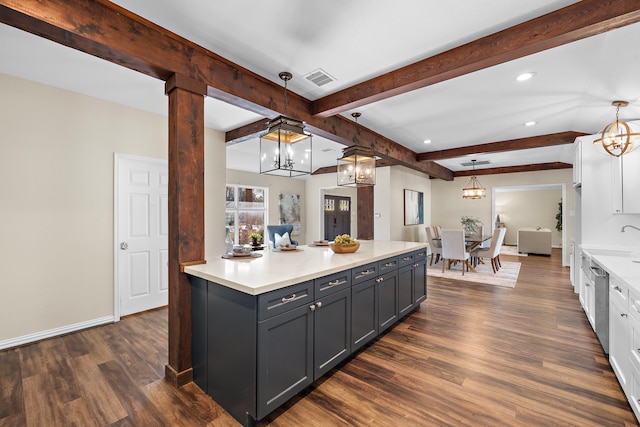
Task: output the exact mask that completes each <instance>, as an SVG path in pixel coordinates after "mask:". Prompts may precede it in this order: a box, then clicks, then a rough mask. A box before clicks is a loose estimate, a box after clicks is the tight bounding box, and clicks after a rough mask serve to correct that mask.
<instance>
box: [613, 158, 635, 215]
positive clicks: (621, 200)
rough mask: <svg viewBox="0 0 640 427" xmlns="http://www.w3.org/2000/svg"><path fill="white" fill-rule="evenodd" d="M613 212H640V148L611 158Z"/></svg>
mask: <svg viewBox="0 0 640 427" xmlns="http://www.w3.org/2000/svg"><path fill="white" fill-rule="evenodd" d="M611 161H612V166H611V171H612V176H611V183H612V191H611V195H612V197H613V212H614V213H625V214H637V213H640V197H638V191H639V190H640V181H639V180H640V150H635V151H632V152H631V153H629V154H625V155H624V156H620V157H613V158H612V159H611Z"/></svg>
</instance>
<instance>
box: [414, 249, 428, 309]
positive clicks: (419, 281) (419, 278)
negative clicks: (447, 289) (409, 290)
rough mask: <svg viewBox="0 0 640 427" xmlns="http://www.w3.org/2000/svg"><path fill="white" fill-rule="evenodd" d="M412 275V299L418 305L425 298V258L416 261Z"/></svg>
mask: <svg viewBox="0 0 640 427" xmlns="http://www.w3.org/2000/svg"><path fill="white" fill-rule="evenodd" d="M413 270H414V277H413V301H414V303H415V305H416V306H418V305H419V304H420V303H421V302H422V301H424V300H426V299H427V260H426V259H423V260H421V261H418V262H416V267H415V268H414V269H413Z"/></svg>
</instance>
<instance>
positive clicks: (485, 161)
mask: <svg viewBox="0 0 640 427" xmlns="http://www.w3.org/2000/svg"><path fill="white" fill-rule="evenodd" d="M474 164H475V165H476V166H482V165H488V164H491V162H490V161H488V160H478V161H475V162H465V163H460V166H467V167H468V166H473V165H474Z"/></svg>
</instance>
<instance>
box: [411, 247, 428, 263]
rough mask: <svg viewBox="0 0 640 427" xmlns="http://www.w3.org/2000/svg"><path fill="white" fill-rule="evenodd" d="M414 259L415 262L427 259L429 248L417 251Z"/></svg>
mask: <svg viewBox="0 0 640 427" xmlns="http://www.w3.org/2000/svg"><path fill="white" fill-rule="evenodd" d="M414 254H415V255H414V259H415V261H420V260H421V259H426V258H427V248H422V249H418V250H417V251H415V252H414Z"/></svg>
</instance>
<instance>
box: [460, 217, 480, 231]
mask: <svg viewBox="0 0 640 427" xmlns="http://www.w3.org/2000/svg"><path fill="white" fill-rule="evenodd" d="M460 223H461V224H462V227H463V228H464V232H465V233H466V234H472V233H473V232H474V231H475V230H476V227H477V226H479V225H480V224H482V221H480V220H479V219H478V218H472V217H470V216H463V217H462V218H460Z"/></svg>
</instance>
